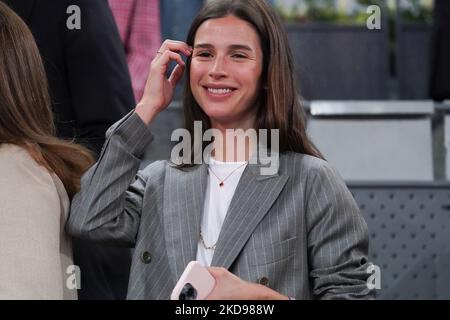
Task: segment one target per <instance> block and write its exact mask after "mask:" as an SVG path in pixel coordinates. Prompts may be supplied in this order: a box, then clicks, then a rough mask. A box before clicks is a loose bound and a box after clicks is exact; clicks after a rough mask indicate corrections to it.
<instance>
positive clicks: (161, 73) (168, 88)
mask: <svg viewBox="0 0 450 320" xmlns="http://www.w3.org/2000/svg"><path fill="white" fill-rule="evenodd" d="M181 54H183V55H184V56H186V57H189V56H190V55H191V54H192V48H190V47H189V46H188V45H187V44H186V43H184V42H181V41H174V40H166V41H164V43H163V44H162V46H161V48H160V49H159V51H158V53H157V54H156V56H155V58H154V59H153V61H152V63H151V66H150V72H149V75H148V78H147V83H146V85H145V89H144V95H143V96H142V99H141V101H140V102H139V103H138V104H137V106H136V113H137V114H138V115H139V116H140V117H141V119H142V121H144V122H145V123H146V124H149V123H150V122H152V121H153V119H154V118H155V117H156V115H157V114H158V113H159V112H161V111H162V110H164V109H165V108H166V107H167V106H168V105H169V104H170V102H171V101H172V98H173V94H174V91H175V86H176V85H177V83H178V81H179V80H180V79H181V77H182V76H183V72H184V69H185V63H184V61H183V59H182V58H181ZM172 61H175V62H176V63H177V65H176V67H175V68H174V69H173V71H172V74H171V75H170V76H169V77H167V70H168V68H169V64H170V62H172Z"/></svg>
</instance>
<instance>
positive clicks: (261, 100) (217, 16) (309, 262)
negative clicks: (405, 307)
mask: <svg viewBox="0 0 450 320" xmlns="http://www.w3.org/2000/svg"><path fill="white" fill-rule="evenodd" d="M159 52H160V53H161V54H158V55H157V57H156V58H155V59H154V60H153V61H152V65H151V69H150V74H149V77H148V81H147V84H146V89H145V93H144V96H143V98H142V100H141V101H140V102H139V103H138V105H137V106H136V109H135V111H134V112H133V113H130V114H129V115H128V116H127V117H125V118H124V119H122V120H121V121H120V122H118V123H117V124H116V125H115V126H113V127H112V128H110V131H109V137H108V142H107V143H106V145H105V148H104V151H103V154H102V156H101V157H100V160H99V161H98V162H97V164H96V165H94V167H93V168H92V169H90V171H89V172H88V173H87V174H86V175H85V176H84V177H83V181H82V187H81V192H80V193H79V194H78V195H77V196H76V198H75V200H74V202H73V205H72V214H71V216H70V218H69V223H68V230H69V231H70V232H71V233H72V234H74V235H77V236H81V237H85V238H88V239H92V240H97V241H102V242H109V243H120V244H122V245H127V246H131V247H135V250H134V256H133V263H132V270H131V275H130V282H129V286H128V298H129V299H168V298H169V297H170V293H171V290H172V288H173V287H174V286H175V284H176V282H177V279H178V278H179V277H180V276H181V275H182V274H183V270H184V268H185V267H186V265H188V263H189V262H190V261H192V260H198V261H200V262H201V263H202V264H204V265H207V266H208V267H209V269H208V270H209V272H210V273H211V274H212V275H213V277H214V278H215V283H216V285H215V287H214V289H213V291H212V292H211V294H210V295H209V296H208V299H222V300H225V299H288V297H293V298H296V299H365V298H371V297H372V295H373V292H372V291H371V290H370V289H369V287H368V286H367V279H368V277H369V273H368V272H367V270H368V268H369V267H370V266H371V264H370V263H369V262H368V260H367V250H368V235H367V226H366V223H365V221H364V220H363V218H362V216H361V214H360V212H359V209H358V206H357V205H356V203H355V201H354V200H353V198H352V196H351V194H350V192H349V190H348V189H347V187H346V186H345V183H344V182H343V181H342V179H341V177H340V176H339V175H338V174H337V173H336V171H335V170H334V169H333V168H331V167H330V165H328V163H327V162H325V161H324V160H322V157H321V155H320V152H319V151H318V150H317V149H316V148H315V147H314V145H313V144H312V143H311V142H310V140H309V138H308V136H307V134H306V130H305V118H304V115H303V113H302V108H301V106H300V103H299V100H298V94H297V91H296V84H295V78H294V67H293V59H292V54H291V51H290V48H289V44H288V40H287V36H286V33H285V31H284V29H283V26H282V23H281V21H280V19H279V17H278V16H277V15H276V13H275V12H274V11H273V9H272V8H271V7H270V6H269V5H268V4H267V3H266V2H265V1H264V0H252V1H247V0H216V1H210V2H208V3H207V4H206V6H205V7H204V8H203V9H202V10H201V12H200V13H199V14H198V16H197V17H196V18H195V20H194V21H193V23H192V25H191V28H190V30H189V33H188V37H187V41H186V43H185V42H180V41H173V40H166V41H165V42H164V43H163V44H162V46H161V48H160V50H159ZM182 55H184V56H186V57H187V63H185V62H184V61H183V59H182ZM173 61H174V62H176V63H177V66H176V67H175V69H174V70H173V72H172V74H171V75H170V76H169V77H167V76H166V72H167V70H168V66H169V64H170V63H171V62H173ZM185 70H186V75H187V80H188V81H187V82H186V86H185V97H184V110H185V119H186V127H187V129H188V131H189V132H190V134H191V136H195V135H198V134H200V135H203V133H205V132H207V131H208V130H209V129H215V130H216V132H219V133H222V135H221V137H220V139H218V140H220V142H221V143H220V144H219V143H218V141H216V140H213V142H212V144H213V146H215V147H214V148H212V149H210V150H211V151H210V152H209V154H208V156H209V158H208V159H207V160H208V161H206V163H200V164H199V163H197V162H193V163H194V164H191V162H189V164H186V163H185V164H182V165H174V164H173V163H168V162H164V161H159V162H155V163H153V164H150V165H149V166H147V167H146V168H145V169H143V170H141V171H139V165H140V160H141V159H142V156H143V153H144V152H145V149H146V147H147V146H148V145H149V144H150V143H151V141H152V139H153V136H152V134H151V133H150V130H149V128H148V125H149V124H150V123H152V121H153V119H154V118H155V117H156V116H157V115H158V113H160V112H161V111H163V110H164V109H165V108H166V107H167V106H168V105H169V103H170V101H171V100H172V97H173V93H174V88H175V86H176V84H177V82H178V80H179V79H180V78H181V76H182V75H183V73H184V72H185ZM198 122H200V123H201V125H200V126H198ZM199 127H200V131H203V132H197V131H198V128H199ZM227 129H233V130H234V131H236V132H240V134H241V135H243V136H245V134H246V131H247V130H254V131H257V130H261V129H263V130H268V131H277V132H279V134H278V135H276V136H277V137H279V141H277V143H278V144H277V146H278V147H279V151H280V155H279V166H278V167H277V170H275V171H274V172H270V173H267V172H266V171H264V166H263V164H267V162H266V161H265V160H267V159H264V157H261V159H260V158H259V157H258V155H261V153H260V152H257V150H256V149H255V148H254V146H256V148H264V149H266V150H268V153H267V154H273V153H276V152H277V151H275V150H274V148H272V146H271V144H270V143H268V141H267V139H261V138H262V136H263V135H257V134H255V137H256V138H255V139H257V140H258V143H256V144H254V143H253V141H248V140H246V139H245V138H244V139H239V138H240V137H239V134H237V135H236V134H235V135H233V138H232V139H233V141H230V140H229V138H228V140H227V132H226V131H227ZM234 139H237V141H238V144H239V145H238V146H237V148H236V149H237V150H238V154H237V157H236V158H234V157H233V156H232V155H233V154H235V151H236V150H235V147H236V146H235V144H234V143H232V142H234ZM191 140H192V139H191ZM194 140H196V139H194ZM250 140H252V139H250ZM239 141H240V142H239ZM218 145H221V147H218ZM197 148H200V149H201V151H205V150H206V151H208V150H209V149H206V146H205V145H204V144H203V145H202V144H201V143H200V144H196V143H195V142H193V143H192V151H194V153H193V154H196V152H195V150H196V149H197ZM262 154H264V153H262ZM255 157H257V160H258V161H256V162H253V161H252V160H254V159H255ZM188 159H189V157H188ZM230 159H231V161H230ZM149 257H151V258H149Z"/></svg>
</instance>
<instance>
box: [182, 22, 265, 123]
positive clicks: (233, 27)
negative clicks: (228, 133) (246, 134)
mask: <svg viewBox="0 0 450 320" xmlns="http://www.w3.org/2000/svg"><path fill="white" fill-rule="evenodd" d="M262 68H263V53H262V49H261V45H260V41H259V37H258V34H257V32H256V31H255V29H254V28H253V26H252V25H251V24H249V23H248V22H246V21H244V20H241V19H239V18H237V17H235V16H227V17H224V18H219V19H212V20H207V21H206V22H205V23H203V24H202V25H201V26H200V28H198V30H197V33H196V36H195V44H194V53H193V55H192V61H191V64H190V71H191V72H190V87H191V90H192V94H193V96H194V98H195V101H197V103H198V104H199V106H200V107H201V108H202V110H203V111H204V112H205V113H206V115H207V116H208V117H209V119H210V121H211V126H212V127H213V128H217V129H219V130H225V129H227V128H242V129H244V130H247V129H250V128H253V127H254V123H255V120H256V113H257V106H256V105H255V100H256V98H257V97H258V95H259V91H260V90H261V80H260V79H261V74H262Z"/></svg>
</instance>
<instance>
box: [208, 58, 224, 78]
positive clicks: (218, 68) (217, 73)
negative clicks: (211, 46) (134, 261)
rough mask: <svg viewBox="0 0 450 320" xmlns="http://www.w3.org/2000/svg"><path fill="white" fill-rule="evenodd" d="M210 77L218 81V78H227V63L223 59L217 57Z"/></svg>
mask: <svg viewBox="0 0 450 320" xmlns="http://www.w3.org/2000/svg"><path fill="white" fill-rule="evenodd" d="M209 76H210V77H212V78H214V79H217V78H223V77H226V76H227V72H226V63H225V61H224V59H223V58H221V57H217V58H216V59H215V60H214V62H213V64H212V65H211V69H210V71H209Z"/></svg>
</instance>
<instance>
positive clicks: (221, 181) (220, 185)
mask: <svg viewBox="0 0 450 320" xmlns="http://www.w3.org/2000/svg"><path fill="white" fill-rule="evenodd" d="M246 164H247V161H246V162H244V163H243V164H241V165H240V166H239V167H237V168H236V169H234V170H233V171H231V173H230V174H228V175H227V176H226V177H225V178H224V179H220V178H219V177H218V176H217V174H216V173H215V172H214V171H213V169H211V167H210V166H208V169H209V171H211V173H212V174H213V175H214V176H215V177H216V178H217V180H219V187H223V186H224V185H225V180H227V179H228V178H229V177H231V175H232V174H233V173H235V172H236V171H237V170H238V169H240V168H242V167H243V166H245V165H246Z"/></svg>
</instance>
